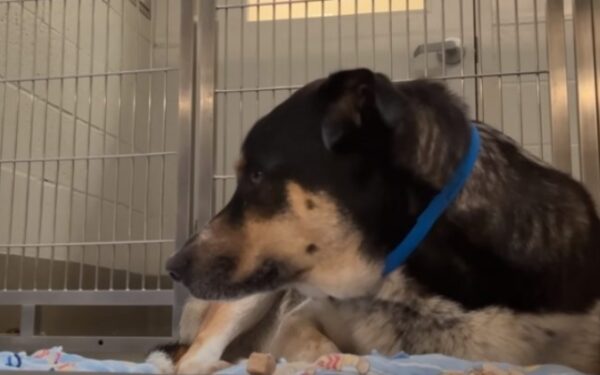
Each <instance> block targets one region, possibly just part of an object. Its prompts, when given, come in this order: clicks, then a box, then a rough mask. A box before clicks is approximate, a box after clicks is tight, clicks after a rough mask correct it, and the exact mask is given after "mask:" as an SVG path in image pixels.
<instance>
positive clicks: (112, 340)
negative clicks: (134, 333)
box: [0, 335, 174, 375]
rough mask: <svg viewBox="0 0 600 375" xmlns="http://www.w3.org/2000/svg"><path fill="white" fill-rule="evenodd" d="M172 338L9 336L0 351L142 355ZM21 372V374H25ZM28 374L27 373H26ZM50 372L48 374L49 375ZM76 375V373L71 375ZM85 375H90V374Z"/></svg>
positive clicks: (1, 339) (1, 338)
mask: <svg viewBox="0 0 600 375" xmlns="http://www.w3.org/2000/svg"><path fill="white" fill-rule="evenodd" d="M173 341H174V338H172V337H161V336H159V337H111V336H109V337H103V336H96V337H85V336H81V337H79V336H29V337H20V336H8V335H0V351H3V350H11V351H21V350H23V351H27V352H31V351H35V350H39V349H41V348H51V347H54V346H62V347H63V350H64V351H65V352H75V353H120V352H123V353H140V354H145V353H147V352H148V351H150V350H151V349H152V348H154V347H156V346H157V345H161V344H167V343H169V342H173ZM23 373H24V372H23V371H19V374H23ZM25 373H27V372H25ZM47 373H48V372H46V374H47ZM70 374H75V373H70ZM85 374H88V375H89V374H90V373H89V372H87V373H85Z"/></svg>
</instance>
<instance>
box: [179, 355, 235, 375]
mask: <svg viewBox="0 0 600 375" xmlns="http://www.w3.org/2000/svg"><path fill="white" fill-rule="evenodd" d="M230 366H231V363H229V362H226V361H216V362H207V361H203V360H200V359H197V358H190V359H184V360H182V361H181V362H179V364H178V365H177V370H176V373H177V374H178V375H210V374H214V373H215V372H217V371H220V370H223V369H226V368H227V367H230Z"/></svg>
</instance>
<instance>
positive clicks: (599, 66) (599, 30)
mask: <svg viewBox="0 0 600 375" xmlns="http://www.w3.org/2000/svg"><path fill="white" fill-rule="evenodd" d="M592 7H593V9H592V10H593V20H592V22H593V25H594V51H595V53H596V56H595V57H596V100H597V110H598V117H599V118H598V119H597V120H598V122H597V124H598V127H597V134H600V4H598V2H597V1H594V2H592ZM598 143H600V139H598ZM597 188H598V187H597Z"/></svg>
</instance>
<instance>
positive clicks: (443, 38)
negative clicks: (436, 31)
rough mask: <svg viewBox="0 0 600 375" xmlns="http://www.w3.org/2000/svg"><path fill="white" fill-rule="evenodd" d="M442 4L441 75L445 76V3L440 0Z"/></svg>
mask: <svg viewBox="0 0 600 375" xmlns="http://www.w3.org/2000/svg"><path fill="white" fill-rule="evenodd" d="M440 5H441V6H442V14H441V16H442V76H444V77H445V76H446V3H445V2H443V1H442V2H441V4H440Z"/></svg>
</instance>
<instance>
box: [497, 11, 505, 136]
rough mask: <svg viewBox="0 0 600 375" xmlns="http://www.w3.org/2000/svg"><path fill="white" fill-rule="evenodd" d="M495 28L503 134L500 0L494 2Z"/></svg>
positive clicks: (501, 128)
mask: <svg viewBox="0 0 600 375" xmlns="http://www.w3.org/2000/svg"><path fill="white" fill-rule="evenodd" d="M496 26H497V27H498V32H497V33H496V44H497V48H498V73H500V74H499V75H498V94H499V95H500V130H502V132H504V87H503V82H502V75H501V73H502V40H501V38H500V28H501V26H502V25H501V24H500V0H496Z"/></svg>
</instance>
